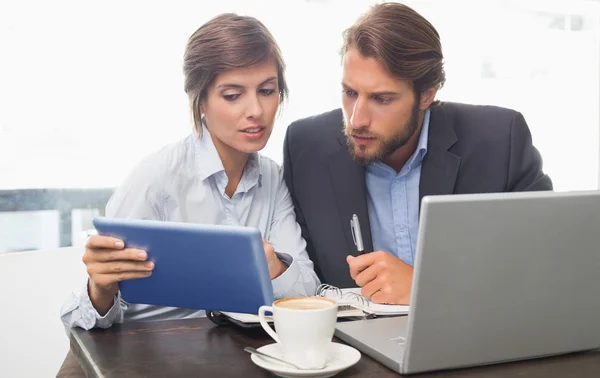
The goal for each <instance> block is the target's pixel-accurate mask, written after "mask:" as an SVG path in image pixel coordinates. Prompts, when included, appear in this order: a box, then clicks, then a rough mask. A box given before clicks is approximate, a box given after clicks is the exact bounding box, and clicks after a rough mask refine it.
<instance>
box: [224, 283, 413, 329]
mask: <svg viewBox="0 0 600 378" xmlns="http://www.w3.org/2000/svg"><path fill="white" fill-rule="evenodd" d="M360 290H361V289H360V287H356V288H347V289H339V288H337V287H335V286H332V285H327V284H322V285H320V286H319V287H318V288H317V292H316V296H318V297H323V298H329V299H333V300H334V301H336V302H337V303H338V318H352V317H360V318H373V317H375V316H391V315H407V314H408V308H409V307H408V306H405V305H386V304H378V303H373V302H371V301H370V300H369V299H367V298H365V297H363V296H362V295H361V294H360ZM221 314H223V315H225V316H228V317H230V318H232V319H235V320H237V321H238V322H241V323H244V324H252V323H259V319H258V316H257V315H253V314H242V313H237V312H224V311H221ZM265 319H266V320H267V322H272V321H273V317H271V316H266V317H265Z"/></svg>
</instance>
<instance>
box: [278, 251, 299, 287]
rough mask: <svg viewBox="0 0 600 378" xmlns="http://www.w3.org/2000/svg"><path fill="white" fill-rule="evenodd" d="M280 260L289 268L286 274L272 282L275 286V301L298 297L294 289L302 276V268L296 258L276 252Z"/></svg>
mask: <svg viewBox="0 0 600 378" xmlns="http://www.w3.org/2000/svg"><path fill="white" fill-rule="evenodd" d="M275 253H276V254H277V257H278V258H279V260H280V261H281V262H282V263H284V264H285V265H287V266H288V268H287V269H286V270H285V272H283V273H281V275H279V277H277V278H275V279H273V280H271V283H272V284H273V296H274V297H275V299H279V298H284V297H286V296H291V295H293V296H296V295H297V293H295V292H294V291H293V290H292V288H293V287H294V285H295V284H296V282H298V277H299V276H300V267H299V266H298V263H297V262H296V261H295V260H294V258H293V257H292V256H290V255H288V254H287V253H279V252H275Z"/></svg>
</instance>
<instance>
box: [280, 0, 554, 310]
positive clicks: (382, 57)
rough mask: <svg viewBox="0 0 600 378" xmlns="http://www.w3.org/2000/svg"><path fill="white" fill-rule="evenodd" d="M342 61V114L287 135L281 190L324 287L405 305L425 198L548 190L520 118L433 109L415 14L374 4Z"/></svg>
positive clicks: (438, 83)
mask: <svg viewBox="0 0 600 378" xmlns="http://www.w3.org/2000/svg"><path fill="white" fill-rule="evenodd" d="M342 57H343V59H342V64H343V75H342V109H336V110H333V111H331V112H328V113H324V114H321V115H318V116H314V117H310V118H306V119H302V120H299V121H296V122H294V123H292V124H291V125H290V126H289V128H288V130H287V134H286V138H285V144H284V172H285V179H286V183H287V185H288V187H289V189H290V191H291V194H292V197H293V200H294V204H295V206H296V216H297V220H298V222H299V223H300V225H301V227H302V234H303V236H304V238H305V240H306V241H307V244H308V247H307V250H308V253H309V256H310V257H311V259H312V261H313V262H314V264H315V267H316V270H317V273H318V275H319V276H320V278H321V281H322V282H325V283H328V284H332V285H335V286H338V287H355V286H357V285H358V286H360V287H361V288H362V294H363V295H364V296H366V297H370V298H371V300H373V301H374V302H377V303H394V304H405V303H408V301H409V299H410V289H411V284H412V273H413V267H412V266H413V263H414V254H415V248H416V238H417V230H418V221H419V206H420V203H421V199H422V198H423V197H424V196H427V195H438V194H453V193H457V194H458V193H486V192H512V191H528V190H529V191H531V190H552V183H551V180H550V178H549V177H548V176H547V175H545V174H544V173H543V171H542V159H541V157H540V154H539V152H538V151H537V150H536V149H535V148H534V146H533V145H532V140H531V135H530V132H529V129H528V127H527V124H526V123H525V119H524V118H523V116H522V115H521V114H520V113H518V112H516V111H514V110H509V109H503V108H499V107H492V106H474V105H466V104H457V103H443V102H437V101H435V96H436V93H437V91H438V89H440V88H441V87H442V85H443V84H444V81H445V73H444V68H443V55H442V49H441V43H440V37H439V35H438V33H437V31H436V30H435V28H434V27H433V26H432V25H431V24H430V23H429V22H428V21H427V20H426V19H424V18H423V17H422V16H421V15H419V14H418V13H417V12H415V11H414V10H413V9H411V8H409V7H407V6H406V5H402V4H398V3H388V4H379V5H376V6H374V7H373V8H372V9H371V11H370V12H368V13H367V14H365V15H364V16H363V17H362V18H360V19H359V20H358V21H357V22H356V24H355V25H353V26H352V27H350V28H349V29H348V30H346V32H345V33H344V45H343V49H342ZM353 214H356V215H357V216H358V218H359V221H360V222H361V225H362V237H363V240H364V249H365V251H364V252H365V254H361V255H359V253H358V252H357V250H356V246H355V244H354V241H353V236H352V232H351V227H350V219H351V218H352V215H353ZM372 251H375V252H372ZM356 256H358V257H356Z"/></svg>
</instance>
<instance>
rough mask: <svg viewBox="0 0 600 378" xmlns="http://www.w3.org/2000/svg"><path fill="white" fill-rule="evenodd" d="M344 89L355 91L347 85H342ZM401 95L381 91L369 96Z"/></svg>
mask: <svg viewBox="0 0 600 378" xmlns="http://www.w3.org/2000/svg"><path fill="white" fill-rule="evenodd" d="M342 87H344V89H350V90H354V89H352V87H351V86H349V85H348V84H346V83H342ZM399 94H400V93H398V92H394V91H380V92H371V93H369V96H398V95H399Z"/></svg>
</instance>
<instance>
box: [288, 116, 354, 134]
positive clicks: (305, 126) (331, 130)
mask: <svg viewBox="0 0 600 378" xmlns="http://www.w3.org/2000/svg"><path fill="white" fill-rule="evenodd" d="M343 124H344V123H343V116H342V110H341V109H340V108H338V109H334V110H330V111H327V112H324V113H321V114H317V115H314V116H310V117H306V118H301V119H298V120H296V121H294V122H292V123H291V124H290V125H289V126H288V129H287V133H288V137H289V138H318V139H323V137H335V138H337V136H339V135H340V134H341V132H342V128H343Z"/></svg>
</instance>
